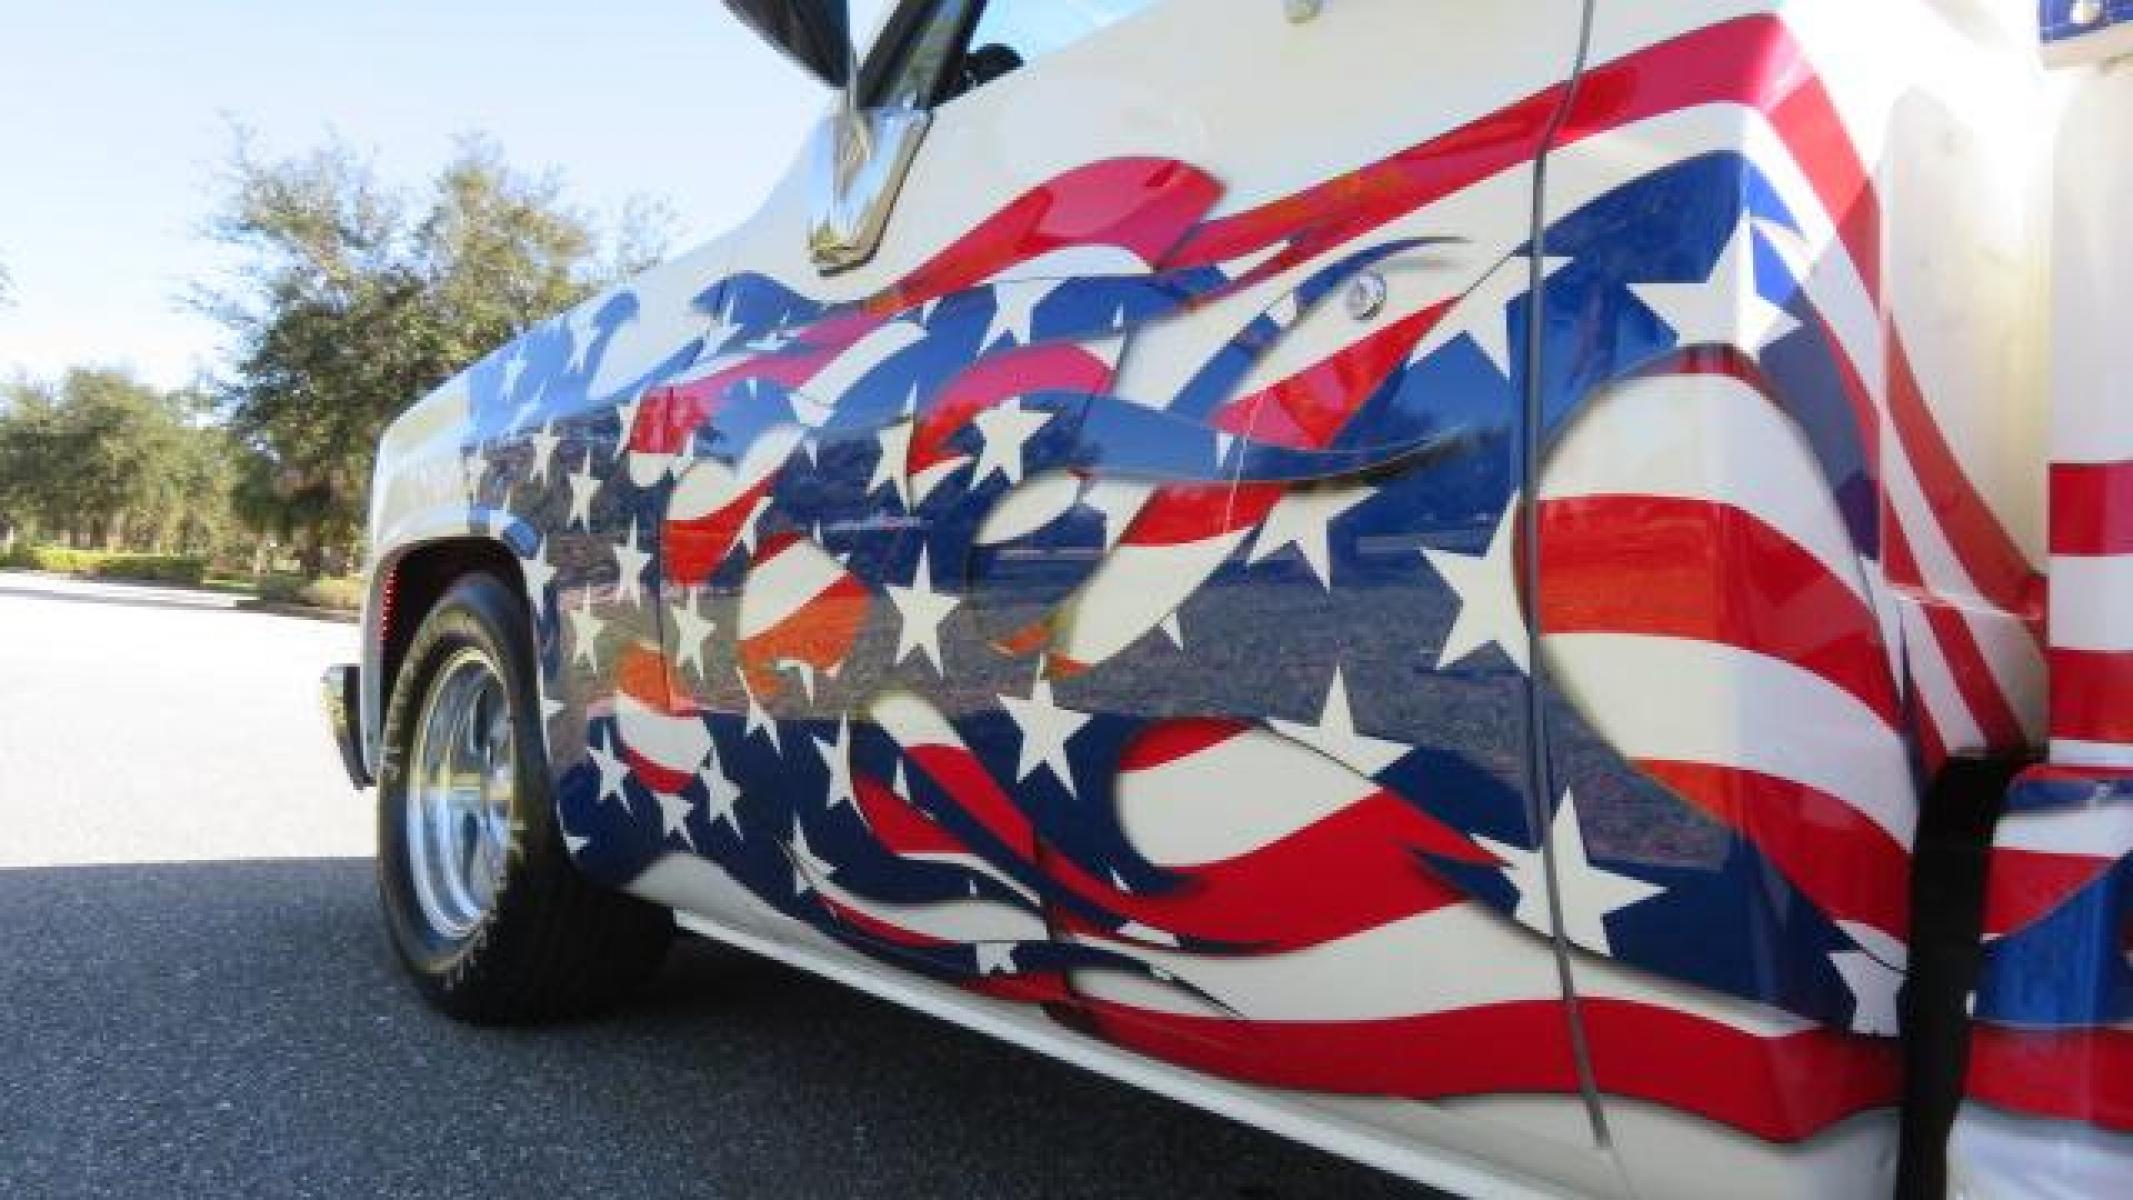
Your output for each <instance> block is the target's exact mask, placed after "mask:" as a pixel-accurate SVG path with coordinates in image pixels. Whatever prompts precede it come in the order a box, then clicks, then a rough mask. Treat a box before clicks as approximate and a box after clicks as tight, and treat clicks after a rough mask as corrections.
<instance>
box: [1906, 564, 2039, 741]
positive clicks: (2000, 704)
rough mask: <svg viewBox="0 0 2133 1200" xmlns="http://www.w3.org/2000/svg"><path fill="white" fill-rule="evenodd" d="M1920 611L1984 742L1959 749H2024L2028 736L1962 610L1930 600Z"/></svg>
mask: <svg viewBox="0 0 2133 1200" xmlns="http://www.w3.org/2000/svg"><path fill="white" fill-rule="evenodd" d="M1921 608H1922V611H1923V612H1924V613H1925V617H1926V624H1927V625H1929V626H1931V627H1932V629H1933V640H1934V642H1935V643H1936V644H1937V645H1939V646H1940V652H1941V657H1943V658H1945V659H1946V660H1947V661H1948V670H1949V673H1951V674H1952V675H1954V676H1955V687H1956V690H1957V691H1959V692H1961V693H1962V694H1963V702H1964V703H1965V704H1967V705H1968V706H1969V707H1970V717H1971V719H1972V720H1974V721H1976V722H1977V727H1978V733H1979V735H1980V736H1982V737H1983V738H1984V739H1985V744H1984V745H1983V746H1964V747H1962V749H1965V750H2021V749H2024V748H2026V747H2027V746H2028V745H2029V735H2028V734H2027V733H2025V732H2023V729H2022V722H2021V720H2020V719H2019V718H2018V717H2016V716H2015V711H2014V705H2013V704H2012V703H2011V702H2010V701H2009V700H2008V698H2007V693H2006V692H2004V691H2002V690H2001V688H2000V678H1999V676H1997V675H1995V674H1993V673H1992V664H1991V663H1989V662H1987V661H1985V652H1984V650H1983V649H1982V648H1980V647H1979V646H1978V641H1977V634H1976V632H1975V631H1973V630H1972V629H1971V628H1970V622H1969V621H1968V620H1967V619H1965V618H1964V616H1963V612H1962V610H1961V609H1959V608H1954V607H1952V606H1950V605H1947V604H1942V603H1940V602H1938V601H1935V600H1930V599H1929V600H1927V601H1925V602H1924V604H1923V605H1922V606H1921Z"/></svg>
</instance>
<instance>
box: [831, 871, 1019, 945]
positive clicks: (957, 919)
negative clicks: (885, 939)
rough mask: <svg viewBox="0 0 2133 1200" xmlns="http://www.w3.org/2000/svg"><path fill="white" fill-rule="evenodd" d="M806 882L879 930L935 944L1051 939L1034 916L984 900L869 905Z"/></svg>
mask: <svg viewBox="0 0 2133 1200" xmlns="http://www.w3.org/2000/svg"><path fill="white" fill-rule="evenodd" d="M807 881H808V883H809V884H811V885H813V886H814V888H815V889H816V890H817V891H819V892H821V893H822V894H823V895H824V896H825V897H827V898H829V899H831V900H834V901H836V902H837V903H838V904H841V905H843V906H844V907H846V908H850V909H856V910H858V911H859V912H862V913H865V914H866V915H867V916H869V917H872V918H874V919H875V920H877V921H880V922H882V923H883V924H885V925H893V926H895V927H896V928H898V929H903V930H908V931H909V932H911V933H915V934H917V935H919V936H920V937H925V938H932V939H934V940H935V941H942V942H957V943H967V942H1044V941H1050V940H1051V937H1052V935H1051V931H1050V930H1049V929H1047V928H1046V927H1045V923H1044V918H1043V917H1041V916H1039V915H1038V914H1036V913H1032V912H1025V911H1023V910H1022V909H1019V908H1013V907H1010V906H1008V905H1005V904H995V903H993V902H991V901H988V900H978V899H967V900H949V901H946V902H944V903H940V904H890V903H887V902H885V901H880V900H870V899H868V898H867V897H865V896H862V895H859V894H858V893H856V892H853V891H851V890H850V889H848V888H844V887H840V886H838V885H837V883H836V882H835V881H834V880H831V879H828V878H824V877H822V876H819V875H814V874H809V876H808V880H807ZM854 928H855V932H857V933H858V934H859V936H861V937H868V936H870V935H869V934H868V933H867V932H866V931H865V930H864V929H857V928H856V927H854Z"/></svg>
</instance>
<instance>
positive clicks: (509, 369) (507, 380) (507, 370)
mask: <svg viewBox="0 0 2133 1200" xmlns="http://www.w3.org/2000/svg"><path fill="white" fill-rule="evenodd" d="M525 373H526V354H525V352H524V351H522V350H514V351H512V352H511V354H510V356H509V357H507V358H505V359H504V387H503V392H504V395H506V396H508V395H510V394H511V393H513V392H516V391H517V390H518V381H519V379H520V377H522V376H523V375H525Z"/></svg>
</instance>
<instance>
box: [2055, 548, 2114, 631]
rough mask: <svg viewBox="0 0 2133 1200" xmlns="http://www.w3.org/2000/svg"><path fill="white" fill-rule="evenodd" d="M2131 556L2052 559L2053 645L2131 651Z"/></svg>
mask: <svg viewBox="0 0 2133 1200" xmlns="http://www.w3.org/2000/svg"><path fill="white" fill-rule="evenodd" d="M2129 615H2133V555H2128V554H2116V555H2112V556H2110V557H2108V558H2078V557H2072V556H2068V555H2056V556H2054V557H2053V558H2052V623H2051V629H2052V645H2054V646H2064V647H2066V648H2067V649H2070V650H2093V651H2097V652H2099V653H2106V654H2110V653H2121V652H2125V651H2133V620H2128V619H2127V618H2128V616H2129Z"/></svg>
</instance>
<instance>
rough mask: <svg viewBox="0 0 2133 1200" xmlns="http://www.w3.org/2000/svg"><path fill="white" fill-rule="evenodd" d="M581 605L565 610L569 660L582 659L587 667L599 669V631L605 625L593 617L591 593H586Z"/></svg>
mask: <svg viewBox="0 0 2133 1200" xmlns="http://www.w3.org/2000/svg"><path fill="white" fill-rule="evenodd" d="M583 601H584V602H583V603H581V604H579V605H578V607H576V608H569V609H565V610H564V611H565V612H566V613H568V614H569V616H570V641H571V660H572V661H576V660H578V659H581V658H582V659H584V660H585V663H586V665H587V666H589V667H591V668H592V669H593V670H595V671H597V670H599V669H600V629H601V627H602V626H603V625H604V624H605V622H603V621H601V620H600V618H598V617H596V616H594V615H593V601H592V593H591V592H589V591H588V592H586V593H584V596H583Z"/></svg>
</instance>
